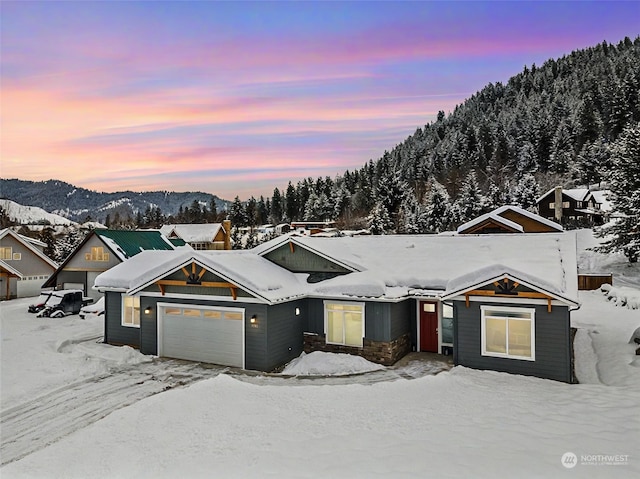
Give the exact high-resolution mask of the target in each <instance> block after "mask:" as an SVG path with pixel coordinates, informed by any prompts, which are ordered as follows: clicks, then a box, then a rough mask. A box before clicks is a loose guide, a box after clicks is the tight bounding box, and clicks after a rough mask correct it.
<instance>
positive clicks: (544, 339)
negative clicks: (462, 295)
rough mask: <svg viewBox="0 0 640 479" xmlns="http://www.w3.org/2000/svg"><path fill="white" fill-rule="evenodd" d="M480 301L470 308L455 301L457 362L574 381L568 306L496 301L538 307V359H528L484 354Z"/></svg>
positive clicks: (479, 367) (474, 366)
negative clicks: (551, 306)
mask: <svg viewBox="0 0 640 479" xmlns="http://www.w3.org/2000/svg"><path fill="white" fill-rule="evenodd" d="M485 304H489V303H485ZM480 305H481V303H478V302H473V301H472V302H471V303H470V304H469V307H468V308H467V307H466V305H465V304H464V302H460V301H455V302H454V316H455V319H454V331H455V333H454V334H455V345H454V361H455V363H456V364H459V365H462V366H467V367H471V368H475V369H491V370H495V371H503V372H508V373H513V374H523V375H527V376H537V377H540V378H546V379H555V380H558V381H564V382H570V381H571V338H570V321H569V310H568V308H567V307H566V306H553V309H552V311H551V313H549V312H547V307H546V306H542V305H536V306H530V305H527V304H523V303H513V304H504V303H500V304H494V305H495V306H496V307H500V306H502V307H504V306H513V307H521V308H522V307H534V308H535V343H536V344H535V357H536V359H535V361H525V360H518V359H506V358H495V357H489V356H482V354H481V349H482V343H481V337H480V336H481V315H480Z"/></svg>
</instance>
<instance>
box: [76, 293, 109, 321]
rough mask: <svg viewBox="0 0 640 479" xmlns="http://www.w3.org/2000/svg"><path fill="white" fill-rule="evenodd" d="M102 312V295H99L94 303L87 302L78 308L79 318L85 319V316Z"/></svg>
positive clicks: (101, 313)
mask: <svg viewBox="0 0 640 479" xmlns="http://www.w3.org/2000/svg"><path fill="white" fill-rule="evenodd" d="M103 314H104V296H101V297H100V299H99V300H98V301H96V302H95V303H92V304H88V305H86V306H83V307H82V309H80V319H85V318H86V317H87V316H102V315H103Z"/></svg>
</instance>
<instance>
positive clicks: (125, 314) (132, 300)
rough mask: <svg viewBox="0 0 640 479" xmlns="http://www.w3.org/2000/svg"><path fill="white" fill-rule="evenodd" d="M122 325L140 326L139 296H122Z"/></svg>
mask: <svg viewBox="0 0 640 479" xmlns="http://www.w3.org/2000/svg"><path fill="white" fill-rule="evenodd" d="M122 325H123V326H131V327H134V328H139V327H140V298H139V297H137V296H126V295H123V296H122Z"/></svg>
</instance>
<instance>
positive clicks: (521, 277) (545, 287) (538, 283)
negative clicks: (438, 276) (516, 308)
mask: <svg viewBox="0 0 640 479" xmlns="http://www.w3.org/2000/svg"><path fill="white" fill-rule="evenodd" d="M507 277H508V278H510V279H512V280H514V281H518V282H519V283H520V284H523V285H525V286H527V287H529V288H532V289H535V290H537V291H539V292H544V293H547V294H549V295H550V296H552V297H554V298H556V299H560V300H562V301H564V302H568V303H572V304H574V305H577V304H578V303H577V301H576V300H575V299H574V298H570V297H568V296H567V295H566V293H565V291H564V290H562V289H560V288H559V287H558V285H556V284H553V283H551V282H548V281H546V279H543V278H539V277H536V276H532V275H531V274H528V273H525V272H523V271H518V270H515V269H513V268H510V267H508V266H505V265H502V264H493V265H489V266H486V267H484V268H480V269H477V270H475V271H470V272H469V273H466V274H463V275H462V276H459V277H457V278H453V279H451V280H450V281H449V282H448V283H447V287H446V291H445V293H444V296H443V299H447V298H451V297H453V296H457V295H459V294H462V293H464V292H465V291H469V290H471V289H473V288H476V287H478V286H482V285H484V284H487V283H490V282H493V281H497V280H499V279H502V278H507Z"/></svg>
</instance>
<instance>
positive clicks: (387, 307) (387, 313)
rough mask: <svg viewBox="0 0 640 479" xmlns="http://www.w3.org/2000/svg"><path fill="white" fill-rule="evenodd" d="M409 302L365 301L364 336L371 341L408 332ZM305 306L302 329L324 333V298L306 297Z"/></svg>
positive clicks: (409, 318)
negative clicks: (305, 314)
mask: <svg viewBox="0 0 640 479" xmlns="http://www.w3.org/2000/svg"><path fill="white" fill-rule="evenodd" d="M331 301H335V302H337V303H339V302H340V301H347V302H356V303H357V302H359V301H358V300H357V299H355V300H331ZM410 302H411V301H404V302H402V303H400V304H394V303H376V302H373V301H365V302H364V305H365V309H364V318H365V319H364V321H365V325H364V337H365V338H367V339H370V340H372V341H391V340H393V339H396V338H398V337H399V336H402V335H403V334H404V333H406V332H409V331H410V328H411V315H410V313H408V309H409V308H410V306H409V303H410ZM404 303H407V304H406V305H405V304H404ZM307 307H308V311H307V317H306V318H304V320H303V327H304V331H305V332H308V333H316V334H324V300H322V299H308V300H307ZM392 308H393V313H392ZM392 318H393V319H392ZM393 334H397V336H393Z"/></svg>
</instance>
